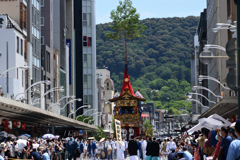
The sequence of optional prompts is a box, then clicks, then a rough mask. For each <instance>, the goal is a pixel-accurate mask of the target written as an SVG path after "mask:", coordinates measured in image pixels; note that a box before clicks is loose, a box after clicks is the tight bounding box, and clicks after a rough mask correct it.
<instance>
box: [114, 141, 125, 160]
mask: <svg viewBox="0 0 240 160" xmlns="http://www.w3.org/2000/svg"><path fill="white" fill-rule="evenodd" d="M116 148H117V160H124V159H125V158H124V151H125V143H124V142H122V143H119V142H117V143H116Z"/></svg>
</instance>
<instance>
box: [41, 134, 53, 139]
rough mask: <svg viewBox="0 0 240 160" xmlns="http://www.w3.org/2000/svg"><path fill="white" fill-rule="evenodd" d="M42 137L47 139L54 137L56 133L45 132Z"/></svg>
mask: <svg viewBox="0 0 240 160" xmlns="http://www.w3.org/2000/svg"><path fill="white" fill-rule="evenodd" d="M42 138H45V139H50V138H52V139H53V138H54V135H53V134H44V135H43V136H42Z"/></svg>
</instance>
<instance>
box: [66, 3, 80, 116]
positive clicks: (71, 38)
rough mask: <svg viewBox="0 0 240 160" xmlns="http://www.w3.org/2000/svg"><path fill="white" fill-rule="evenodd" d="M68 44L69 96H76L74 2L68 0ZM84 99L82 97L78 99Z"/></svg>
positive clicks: (73, 105)
mask: <svg viewBox="0 0 240 160" xmlns="http://www.w3.org/2000/svg"><path fill="white" fill-rule="evenodd" d="M66 27H67V35H66V43H67V46H68V48H69V54H68V55H67V57H68V58H67V59H68V61H69V83H68V85H69V95H76V91H75V85H76V84H75V83H76V82H75V74H76V73H75V37H74V32H75V30H74V0H66ZM77 98H82V97H77ZM74 110H75V102H72V103H71V104H70V107H69V110H68V112H69V113H70V112H74Z"/></svg>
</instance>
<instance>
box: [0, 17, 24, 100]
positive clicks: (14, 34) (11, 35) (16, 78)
mask: <svg viewBox="0 0 240 160" xmlns="http://www.w3.org/2000/svg"><path fill="white" fill-rule="evenodd" d="M0 35H1V38H0V53H1V55H0V64H1V67H0V74H1V73H3V72H4V71H6V70H8V69H9V68H13V67H20V66H24V65H25V63H26V62H25V61H24V41H25V39H24V37H23V31H22V29H21V28H20V27H19V25H18V24H17V22H16V21H15V20H13V19H12V18H11V17H9V16H8V15H6V14H2V15H0ZM7 55H8V56H7ZM7 57H8V66H7ZM8 74H9V78H8V84H9V85H8V86H9V88H8V89H7V74H4V75H3V76H1V77H0V85H1V87H2V91H3V93H4V95H5V96H7V97H14V95H17V94H18V93H23V92H24V89H25V70H22V69H19V68H18V69H13V70H10V71H9V72H8ZM7 92H8V94H7Z"/></svg>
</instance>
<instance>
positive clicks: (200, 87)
mask: <svg viewBox="0 0 240 160" xmlns="http://www.w3.org/2000/svg"><path fill="white" fill-rule="evenodd" d="M196 89H204V90H207V91H208V92H210V93H212V95H214V97H218V98H223V97H222V96H218V95H216V94H214V93H213V92H212V91H211V90H210V89H208V88H206V87H202V86H193V88H192V90H193V91H194V90H196Z"/></svg>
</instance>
